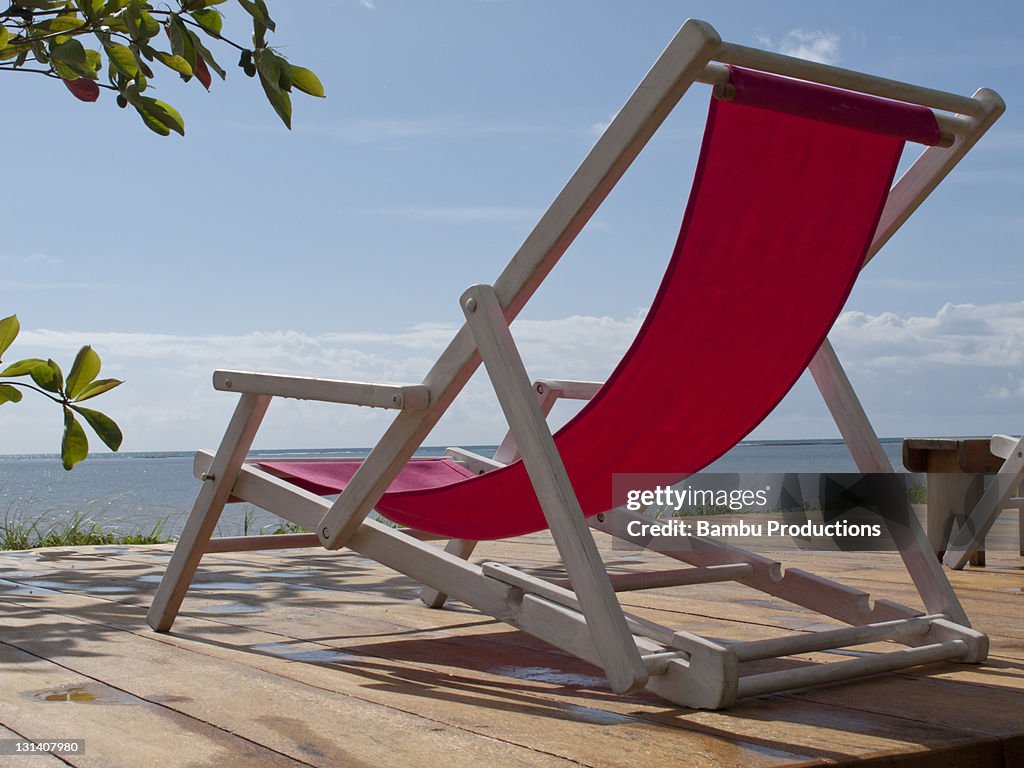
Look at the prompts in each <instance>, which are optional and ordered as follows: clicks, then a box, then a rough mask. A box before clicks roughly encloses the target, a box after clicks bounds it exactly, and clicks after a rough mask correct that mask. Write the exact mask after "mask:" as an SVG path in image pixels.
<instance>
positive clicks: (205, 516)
mask: <svg viewBox="0 0 1024 768" xmlns="http://www.w3.org/2000/svg"><path fill="white" fill-rule="evenodd" d="M269 405H270V398H269V397H268V396H266V395H250V394H244V395H242V396H241V397H240V398H239V400H238V405H237V406H236V407H235V412H234V414H233V415H232V417H231V421H230V422H229V423H228V428H227V430H226V431H225V432H224V437H223V438H222V439H221V443H220V447H219V448H218V449H217V456H216V457H215V458H214V460H213V464H212V466H211V468H210V472H209V478H208V479H207V480H206V481H205V482H204V483H203V486H202V488H201V489H200V491H199V495H198V496H197V497H196V500H195V503H194V504H193V505H192V512H191V513H190V514H189V517H188V521H187V522H186V523H185V527H184V529H183V530H182V532H181V535H180V536H179V537H178V545H177V547H175V549H174V555H173V556H172V557H171V561H170V562H169V563H168V564H167V571H166V572H165V573H164V578H163V581H161V582H160V588H159V589H158V590H157V593H156V596H155V597H154V598H153V605H152V606H150V609H149V616H148V620H149V624H150V626H151V627H153V629H155V630H157V631H158V632H166V631H167V630H169V629H170V628H171V625H172V624H174V617H175V616H176V615H177V613H178V609H179V608H180V607H181V601H182V599H183V598H184V597H185V592H186V591H187V590H188V585H189V583H191V581H192V576H193V575H194V574H195V572H196V567H198V565H199V561H200V560H201V559H202V557H203V550H204V548H205V547H206V544H207V542H208V541H209V540H210V536H211V535H212V534H213V530H214V528H215V527H216V526H217V520H219V519H220V514H221V512H222V511H223V509H224V505H225V504H226V503H227V500H228V498H229V497H230V496H231V489H232V486H233V485H234V484H235V479H236V478H237V477H238V472H239V469H240V468H241V466H242V461H243V460H244V459H245V455H246V454H247V453H248V452H249V448H250V447H251V446H252V441H253V439H254V438H255V437H256V431H257V430H258V429H259V426H260V423H261V422H262V421H263V416H264V415H265V414H266V412H267V407H268V406H269Z"/></svg>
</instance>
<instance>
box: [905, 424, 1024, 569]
mask: <svg viewBox="0 0 1024 768" xmlns="http://www.w3.org/2000/svg"><path fill="white" fill-rule="evenodd" d="M1002 464H1003V459H1001V458H999V457H998V456H993V455H992V453H991V451H989V440H988V438H953V437H908V438H907V439H906V440H904V441H903V466H904V467H906V468H907V470H908V471H910V472H926V473H927V474H928V524H927V528H928V541H929V542H930V543H931V545H932V547H933V548H934V549H935V553H936V554H937V555H938V557H939V559H940V560H941V559H942V556H943V555H944V554H945V550H946V544H947V543H948V542H949V534H950V531H951V529H952V527H953V521H954V520H956V521H957V522H958V523H960V522H962V521H963V518H964V515H965V514H966V513H967V512H970V510H972V509H974V506H975V505H976V504H977V503H978V500H979V499H980V498H981V494H982V493H983V491H984V483H985V478H984V475H986V474H994V473H996V472H998V471H999V468H1000V467H1001V466H1002ZM1021 546H1022V548H1024V541H1022V542H1021ZM984 564H985V550H984V549H979V550H978V551H977V552H976V553H975V554H974V555H973V556H972V557H971V565H984Z"/></svg>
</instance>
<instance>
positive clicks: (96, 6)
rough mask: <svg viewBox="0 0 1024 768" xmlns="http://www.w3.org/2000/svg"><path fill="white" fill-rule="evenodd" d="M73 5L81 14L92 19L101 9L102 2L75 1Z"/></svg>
mask: <svg viewBox="0 0 1024 768" xmlns="http://www.w3.org/2000/svg"><path fill="white" fill-rule="evenodd" d="M75 5H77V6H78V8H79V10H80V11H81V12H82V13H83V14H85V15H86V16H88V17H89V18H92V17H94V16H95V15H96V14H97V13H99V11H100V8H102V7H103V0H75Z"/></svg>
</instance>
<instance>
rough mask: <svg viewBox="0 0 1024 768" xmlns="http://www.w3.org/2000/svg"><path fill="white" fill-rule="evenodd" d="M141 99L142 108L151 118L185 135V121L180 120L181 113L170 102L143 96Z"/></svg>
mask: <svg viewBox="0 0 1024 768" xmlns="http://www.w3.org/2000/svg"><path fill="white" fill-rule="evenodd" d="M142 101H143V102H144V104H145V106H144V109H145V110H146V112H147V113H149V114H150V115H151V116H152V117H153V118H155V119H156V120H158V121H160V122H161V123H162V124H163V125H165V126H167V127H168V128H170V129H171V130H172V131H174V132H175V133H178V134H180V135H182V136H184V135H185V121H184V120H182V118H181V114H180V113H179V112H178V110H176V109H175V108H174V107H172V106H171V105H170V104H168V103H166V102H164V101H160V100H159V99H151V98H149V97H145V96H144V97H143V98H142Z"/></svg>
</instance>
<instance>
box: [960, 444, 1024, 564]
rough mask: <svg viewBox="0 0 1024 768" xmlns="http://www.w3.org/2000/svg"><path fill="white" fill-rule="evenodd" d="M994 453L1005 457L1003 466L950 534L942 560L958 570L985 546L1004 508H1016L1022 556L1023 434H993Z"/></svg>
mask: <svg viewBox="0 0 1024 768" xmlns="http://www.w3.org/2000/svg"><path fill="white" fill-rule="evenodd" d="M989 450H990V451H991V452H992V455H993V456H999V457H1000V458H1002V459H1004V460H1005V461H1004V462H1003V466H1002V467H1000V468H999V472H998V473H997V474H996V476H995V477H994V478H993V479H992V482H991V483H990V484H989V486H988V488H986V489H985V492H984V493H983V494H982V496H981V498H980V499H978V503H977V504H975V505H974V509H972V510H968V511H967V513H966V514H965V515H964V520H963V522H962V523H961V524H960V525H959V527H958V528H957V529H956V530H954V531H953V533H952V535H951V536H950V544H949V549H947V550H946V554H945V556H944V557H943V560H942V561H943V562H944V563H945V564H946V565H948V566H949V567H950V568H953V569H955V570H961V569H962V568H963V567H964V566H965V565H967V563H968V561H969V560H970V559H971V556H972V555H973V554H974V553H975V552H977V551H978V550H979V549H982V548H983V547H984V546H985V536H986V535H987V534H988V532H989V530H990V529H991V528H992V526H993V524H995V522H996V518H997V517H999V515H1000V513H1001V512H1003V511H1004V510H1006V509H1016V510H1017V515H1018V519H1017V528H1018V536H1019V542H1018V545H1017V546H1018V549H1019V551H1020V554H1021V555H1022V556H1024V488H1022V485H1021V483H1022V481H1024V437H1010V436H1009V435H995V436H994V437H993V438H992V442H991V443H990V444H989Z"/></svg>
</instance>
